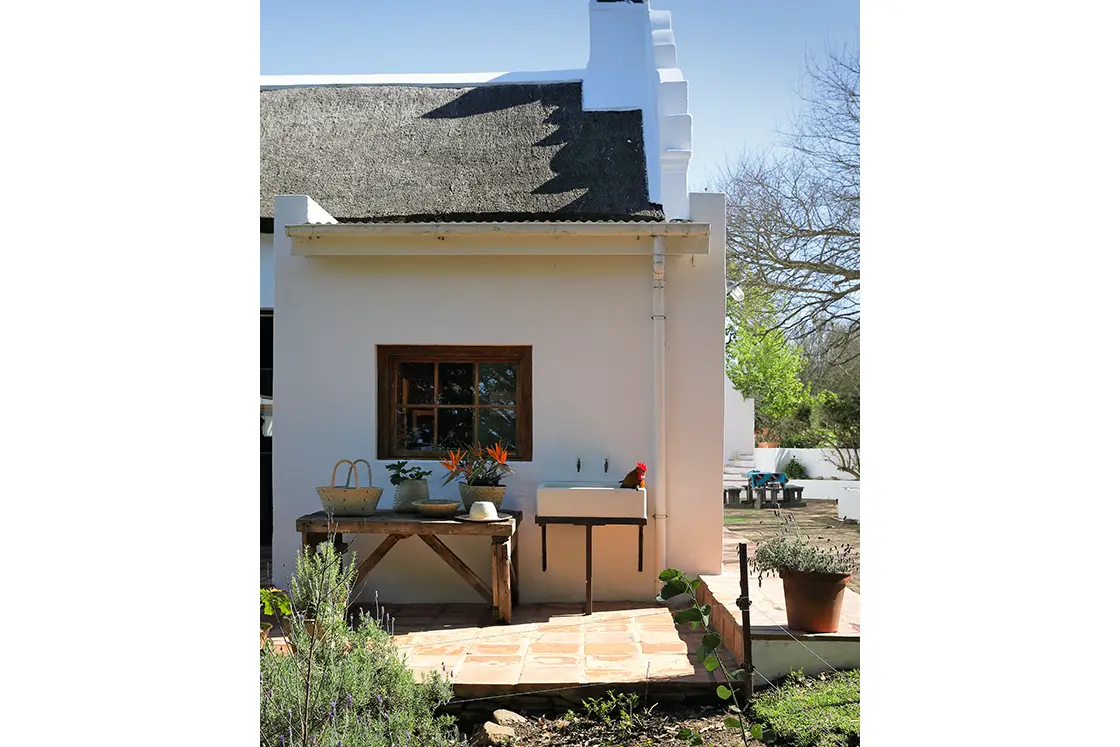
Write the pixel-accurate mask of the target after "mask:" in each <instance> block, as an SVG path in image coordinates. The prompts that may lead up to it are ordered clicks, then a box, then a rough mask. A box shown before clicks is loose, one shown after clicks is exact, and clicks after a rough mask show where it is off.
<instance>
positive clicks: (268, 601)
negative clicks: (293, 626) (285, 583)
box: [261, 587, 292, 648]
mask: <svg viewBox="0 0 1120 747" xmlns="http://www.w3.org/2000/svg"><path fill="white" fill-rule="evenodd" d="M261 611H262V612H264V614H266V615H268V616H269V617H276V618H283V617H286V616H287V615H290V614H292V602H291V600H290V599H288V595H287V594H285V593H284V592H283V591H282V590H280V589H277V588H275V587H269V588H267V589H261ZM270 630H272V623H270V622H265V621H264V620H262V621H261V648H264V644H265V641H267V640H268V633H269V631H270Z"/></svg>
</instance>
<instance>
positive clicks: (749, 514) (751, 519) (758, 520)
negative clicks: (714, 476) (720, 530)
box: [723, 501, 859, 593]
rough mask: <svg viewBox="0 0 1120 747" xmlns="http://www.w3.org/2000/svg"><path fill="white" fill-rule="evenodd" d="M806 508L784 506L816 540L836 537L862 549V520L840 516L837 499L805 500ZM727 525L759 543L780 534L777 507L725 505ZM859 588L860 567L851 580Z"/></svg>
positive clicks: (753, 541)
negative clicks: (858, 521)
mask: <svg viewBox="0 0 1120 747" xmlns="http://www.w3.org/2000/svg"><path fill="white" fill-rule="evenodd" d="M805 503H806V505H805V506H804V507H803V508H791V509H782V510H783V511H788V513H791V514H793V516H794V518H796V519H797V524H798V526H799V527H800V528H801V530H802V532H804V533H805V534H808V535H809V537H810V538H811V539H813V540H818V539H819V540H821V541H825V540H832V541H833V542H835V543H837V544H842V543H845V542H847V543H849V544H851V546H852V547H853V548H854V549H855V551H856V552H857V553H858V552H859V524H854V523H853V524H848V523H845V522H842V521H840V519H838V518H837V516H836V501H805ZM723 525H724V526H725V527H727V529H728V531H730V532H732V533H733V534H736V535H738V536H740V537H742V538H744V539H746V540H747V541H749V542H752V543H757V542H759V541H761V540H763V539H766V538H767V537H772V536H774V535H775V534H777V531H778V526H779V521H778V518H777V517H776V516H775V515H774V510H773V509H766V508H762V509H758V508H752V507H750V506H743V505H739V506H736V505H730V506H724V508H723ZM849 586H850V588H851V589H852V591H854V592H857V593H858V592H859V568H858V567H857V568H856V571H855V572H854V573H853V574H852V580H851V583H850V584H849Z"/></svg>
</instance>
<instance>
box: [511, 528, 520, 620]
mask: <svg viewBox="0 0 1120 747" xmlns="http://www.w3.org/2000/svg"><path fill="white" fill-rule="evenodd" d="M519 544H521V543H520V542H518V541H517V533H516V532H514V534H513V537H512V538H510V545H511V546H512V548H513V549H512V552H513V557H512V558H511V567H510V576H511V577H512V583H513V589H512V591H511V596H512V597H513V606H514V607H516V606H517V605H519V604H521V582H520V581H519V580H518V578H517V573H518V570H517V569H518V562H517V556H518V552H517V546H518V545H519Z"/></svg>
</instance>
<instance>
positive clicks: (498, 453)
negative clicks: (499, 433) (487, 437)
mask: <svg viewBox="0 0 1120 747" xmlns="http://www.w3.org/2000/svg"><path fill="white" fill-rule="evenodd" d="M486 453H487V454H489V455H490V458H491V459H493V460H494V461H495V462H497V463H498V464H505V463H506V458H507V457H508V456H509V451H507V450H506V448H505V447H504V446H502V442H501V441H499V442H498V443H496V444H494V445H493V446H487V447H486Z"/></svg>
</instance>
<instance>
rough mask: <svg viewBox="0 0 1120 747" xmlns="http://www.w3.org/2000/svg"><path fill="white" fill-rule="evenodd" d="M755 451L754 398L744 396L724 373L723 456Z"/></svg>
mask: <svg viewBox="0 0 1120 747" xmlns="http://www.w3.org/2000/svg"><path fill="white" fill-rule="evenodd" d="M753 453H754V399H753V398H750V397H744V396H743V395H742V394H740V393H739V391H738V390H737V389H736V388H735V386H734V385H733V384H732V383H731V379H729V378H727V374H726V373H724V375H723V458H724V459H731V458H732V457H733V456H735V455H736V454H738V455H740V456H750V455H752V454H753Z"/></svg>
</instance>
